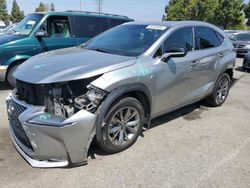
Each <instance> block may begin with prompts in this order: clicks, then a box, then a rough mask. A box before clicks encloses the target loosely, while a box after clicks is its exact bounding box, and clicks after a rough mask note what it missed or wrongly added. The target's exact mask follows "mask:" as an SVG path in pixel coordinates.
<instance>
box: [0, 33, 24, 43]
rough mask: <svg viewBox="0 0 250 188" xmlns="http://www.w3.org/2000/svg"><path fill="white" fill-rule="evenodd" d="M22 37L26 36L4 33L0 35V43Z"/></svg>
mask: <svg viewBox="0 0 250 188" xmlns="http://www.w3.org/2000/svg"><path fill="white" fill-rule="evenodd" d="M21 38H24V36H20V35H7V34H3V35H0V45H2V44H5V43H8V42H11V41H14V40H18V39H21Z"/></svg>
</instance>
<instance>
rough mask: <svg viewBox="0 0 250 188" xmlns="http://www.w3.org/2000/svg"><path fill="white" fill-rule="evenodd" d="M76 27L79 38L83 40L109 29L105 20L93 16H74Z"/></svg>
mask: <svg viewBox="0 0 250 188" xmlns="http://www.w3.org/2000/svg"><path fill="white" fill-rule="evenodd" d="M76 27H77V30H78V34H79V37H84V38H85V37H86V38H92V37H94V36H96V35H98V34H100V33H102V32H103V31H105V30H107V29H108V28H109V27H108V20H107V18H103V17H94V16H93V17H92V16H76Z"/></svg>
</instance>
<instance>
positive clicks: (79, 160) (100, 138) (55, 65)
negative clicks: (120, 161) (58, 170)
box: [7, 21, 236, 167]
mask: <svg viewBox="0 0 250 188" xmlns="http://www.w3.org/2000/svg"><path fill="white" fill-rule="evenodd" d="M235 59H236V54H235V53H234V52H233V46H232V44H231V42H230V40H229V39H228V37H227V36H226V35H225V34H224V32H223V31H222V30H221V29H219V28H217V27H215V26H213V25H210V24H207V23H203V22H194V21H183V22H154V23H136V22H135V23H126V24H123V25H121V26H118V27H115V28H113V29H111V30H109V31H106V32H104V33H102V34H101V35H99V36H97V37H95V38H94V39H92V40H90V41H88V42H87V43H85V44H83V45H81V46H79V47H74V48H68V49H62V50H56V51H51V52H46V53H43V54H40V55H37V56H34V57H33V58H31V59H29V60H28V61H26V62H25V63H24V64H22V65H21V66H20V67H18V69H17V70H16V72H15V73H14V76H15V78H16V79H17V87H16V89H15V90H14V91H13V92H12V93H11V94H10V96H9V97H8V98H7V111H8V116H9V122H10V126H9V127H10V134H11V137H12V141H13V143H14V145H15V147H16V148H17V150H18V151H19V153H20V154H21V155H22V156H23V157H24V158H25V159H26V160H27V161H28V162H29V163H30V164H31V165H32V166H33V167H63V166H75V165H81V164H86V163H87V153H88V148H89V146H90V144H91V142H92V140H93V139H95V140H96V142H97V144H98V145H99V146H100V147H101V148H102V149H103V150H105V151H106V152H109V153H116V152H120V151H122V150H125V149H126V148H128V147H130V146H131V145H132V144H133V143H134V142H135V141H136V139H137V137H138V135H139V134H140V132H141V130H142V127H143V126H144V125H150V121H151V119H152V118H155V117H157V116H160V115H162V114H165V113H167V112H170V111H173V110H175V109H177V108H180V107H182V106H185V105H188V104H191V103H194V102H197V101H199V100H201V99H206V101H207V102H208V103H209V104H210V105H212V106H220V105H222V104H223V103H224V101H225V100H226V98H227V96H228V92H229V88H230V81H231V79H232V76H233V67H234V65H235Z"/></svg>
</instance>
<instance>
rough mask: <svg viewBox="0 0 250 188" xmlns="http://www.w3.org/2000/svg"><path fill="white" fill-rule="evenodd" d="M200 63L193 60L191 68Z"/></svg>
mask: <svg viewBox="0 0 250 188" xmlns="http://www.w3.org/2000/svg"><path fill="white" fill-rule="evenodd" d="M199 63H200V60H194V61H192V62H191V66H195V65H197V64H199Z"/></svg>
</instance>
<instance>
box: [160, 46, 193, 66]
mask: <svg viewBox="0 0 250 188" xmlns="http://www.w3.org/2000/svg"><path fill="white" fill-rule="evenodd" d="M187 52H188V51H187V49H186V48H185V47H176V46H173V47H169V48H168V49H167V50H166V52H165V53H164V54H163V55H162V58H161V61H163V62H167V61H168V60H169V59H170V58H172V57H184V56H186V55H187Z"/></svg>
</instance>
